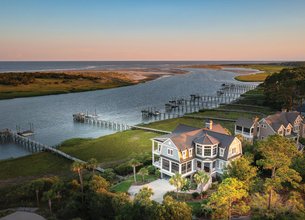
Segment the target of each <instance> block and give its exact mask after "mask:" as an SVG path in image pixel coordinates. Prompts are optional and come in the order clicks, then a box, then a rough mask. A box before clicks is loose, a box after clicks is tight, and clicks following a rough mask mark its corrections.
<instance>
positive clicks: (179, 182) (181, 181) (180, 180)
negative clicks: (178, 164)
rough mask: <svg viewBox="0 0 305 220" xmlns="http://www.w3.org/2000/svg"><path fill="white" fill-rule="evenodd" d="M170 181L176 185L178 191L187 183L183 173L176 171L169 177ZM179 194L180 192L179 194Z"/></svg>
mask: <svg viewBox="0 0 305 220" xmlns="http://www.w3.org/2000/svg"><path fill="white" fill-rule="evenodd" d="M169 183H170V184H171V185H173V186H175V187H176V189H177V192H178V191H180V190H181V189H182V187H183V186H184V185H185V184H186V183H187V180H186V179H185V178H184V177H182V175H181V174H179V173H176V174H175V175H173V176H172V177H171V178H170V179H169ZM177 196H178V194H177Z"/></svg>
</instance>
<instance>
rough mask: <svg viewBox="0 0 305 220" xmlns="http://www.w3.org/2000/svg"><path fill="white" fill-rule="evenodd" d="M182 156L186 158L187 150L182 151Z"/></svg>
mask: <svg viewBox="0 0 305 220" xmlns="http://www.w3.org/2000/svg"><path fill="white" fill-rule="evenodd" d="M182 158H183V159H185V158H186V150H184V151H182Z"/></svg>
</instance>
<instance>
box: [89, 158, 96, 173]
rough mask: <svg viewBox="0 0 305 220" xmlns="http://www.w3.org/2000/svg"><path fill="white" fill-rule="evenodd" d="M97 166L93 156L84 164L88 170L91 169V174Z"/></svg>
mask: <svg viewBox="0 0 305 220" xmlns="http://www.w3.org/2000/svg"><path fill="white" fill-rule="evenodd" d="M97 167H98V161H97V159H95V158H91V159H90V160H88V163H87V164H86V168H87V169H88V170H92V174H94V170H95V169H96V168H97Z"/></svg>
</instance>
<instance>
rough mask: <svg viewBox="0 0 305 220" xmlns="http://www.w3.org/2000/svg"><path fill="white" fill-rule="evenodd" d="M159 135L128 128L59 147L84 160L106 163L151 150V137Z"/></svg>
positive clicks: (66, 143) (73, 141) (73, 140)
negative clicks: (93, 159) (91, 159)
mask: <svg viewBox="0 0 305 220" xmlns="http://www.w3.org/2000/svg"><path fill="white" fill-rule="evenodd" d="M158 135H159V134H156V133H153V132H148V131H141V130H128V131H123V132H118V133H115V134H111V135H107V136H103V137H100V138H94V139H80V138H77V139H71V140H68V141H65V142H64V143H63V144H62V146H61V147H60V148H59V149H60V150H62V151H64V152H66V153H68V154H70V155H73V156H75V157H78V158H80V159H82V160H88V159H90V158H96V159H97V160H98V161H99V162H100V163H102V165H103V164H104V165H105V164H106V163H109V162H111V163H116V162H117V163H119V162H121V161H124V160H127V159H130V158H132V157H133V156H135V155H136V154H139V153H143V152H150V151H151V141H150V139H151V138H153V137H156V136H158Z"/></svg>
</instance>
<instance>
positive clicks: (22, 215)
mask: <svg viewBox="0 0 305 220" xmlns="http://www.w3.org/2000/svg"><path fill="white" fill-rule="evenodd" d="M0 220H46V219H45V218H43V217H42V216H40V215H37V214H35V213H30V212H23V211H17V212H14V213H12V214H10V215H7V216H5V217H3V218H0Z"/></svg>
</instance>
